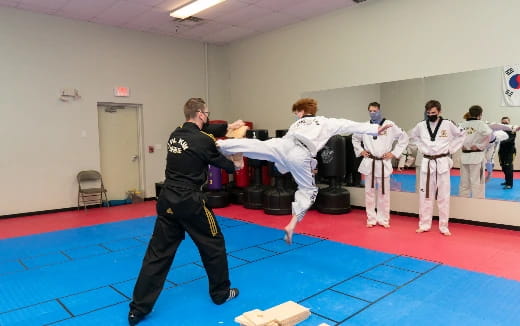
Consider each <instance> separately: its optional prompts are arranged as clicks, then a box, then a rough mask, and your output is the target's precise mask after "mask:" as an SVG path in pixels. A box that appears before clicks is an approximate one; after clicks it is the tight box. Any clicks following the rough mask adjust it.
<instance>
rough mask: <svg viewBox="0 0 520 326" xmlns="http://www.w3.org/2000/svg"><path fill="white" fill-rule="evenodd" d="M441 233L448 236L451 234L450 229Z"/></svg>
mask: <svg viewBox="0 0 520 326" xmlns="http://www.w3.org/2000/svg"><path fill="white" fill-rule="evenodd" d="M441 233H442V234H443V235H445V236H447V237H449V236H450V235H451V232H450V231H449V230H448V231H441Z"/></svg>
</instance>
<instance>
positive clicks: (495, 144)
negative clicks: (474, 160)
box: [485, 125, 509, 182]
mask: <svg viewBox="0 0 520 326" xmlns="http://www.w3.org/2000/svg"><path fill="white" fill-rule="evenodd" d="M490 127H491V129H492V130H493V133H492V134H491V139H490V140H489V144H488V146H487V147H486V150H485V156H486V182H488V181H489V180H490V179H491V175H492V174H493V169H494V168H495V163H494V161H495V156H496V154H497V153H498V149H499V148H500V143H501V142H502V141H504V140H506V139H508V138H509V136H508V135H507V133H506V132H505V131H504V130H503V129H498V130H495V129H493V126H492V125H490Z"/></svg>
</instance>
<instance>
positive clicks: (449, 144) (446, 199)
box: [410, 100, 465, 236]
mask: <svg viewBox="0 0 520 326" xmlns="http://www.w3.org/2000/svg"><path fill="white" fill-rule="evenodd" d="M424 107H425V112H426V115H427V119H426V120H425V121H421V122H419V123H418V124H417V125H416V126H415V127H414V128H413V129H412V130H411V131H410V141H411V142H412V143H414V144H416V145H417V148H418V150H419V151H420V152H421V153H422V154H423V159H422V161H421V178H420V181H419V183H420V185H419V228H418V229H417V230H416V232H417V233H422V232H426V231H429V230H430V229H431V226H432V218H433V216H432V215H433V201H434V200H437V207H438V209H439V231H440V232H441V233H442V234H444V235H447V236H449V235H451V232H450V230H449V228H448V220H449V214H450V170H451V167H452V166H453V161H452V160H451V157H450V155H452V154H453V153H455V152H456V151H457V150H459V149H460V148H461V147H462V143H463V142H464V137H465V132H464V130H462V129H460V128H459V127H457V126H456V125H455V123H453V122H452V121H450V120H446V119H443V118H442V117H441V116H440V113H441V103H440V102H439V101H437V100H430V101H428V102H426V105H425V106H424Z"/></svg>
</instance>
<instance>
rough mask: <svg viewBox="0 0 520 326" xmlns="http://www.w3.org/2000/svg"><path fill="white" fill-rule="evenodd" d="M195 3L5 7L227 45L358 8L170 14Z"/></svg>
mask: <svg viewBox="0 0 520 326" xmlns="http://www.w3.org/2000/svg"><path fill="white" fill-rule="evenodd" d="M191 1H192V0H0V6H7V7H15V8H20V9H22V10H24V9H25V10H30V11H34V12H39V13H45V14H51V15H56V16H60V17H65V18H71V19H79V20H86V21H91V22H95V23H100V24H105V25H113V26H119V27H125V28H129V29H134V30H139V31H147V32H151V33H158V34H162V35H164V34H166V35H175V36H180V37H182V38H192V39H197V40H201V39H202V40H204V41H206V42H211V43H215V44H219V43H222V44H225V43H229V42H232V41H234V40H238V39H241V38H244V37H247V36H252V35H256V34H259V33H260V32H265V31H271V30H273V29H276V28H279V27H282V26H286V25H290V24H293V23H295V22H297V21H299V20H303V19H308V18H311V17H315V16H319V15H322V14H324V13H327V12H330V11H333V10H336V9H339V8H343V7H348V6H352V5H354V2H353V1H352V0H226V1H224V2H222V3H220V4H218V5H216V6H214V7H212V8H209V9H206V10H204V11H203V12H201V13H199V14H197V15H196V16H197V17H199V18H201V19H203V23H192V22H190V21H184V22H173V19H172V18H171V17H170V16H169V12H170V11H171V10H173V9H176V8H179V7H181V6H183V5H185V4H187V3H189V2H191Z"/></svg>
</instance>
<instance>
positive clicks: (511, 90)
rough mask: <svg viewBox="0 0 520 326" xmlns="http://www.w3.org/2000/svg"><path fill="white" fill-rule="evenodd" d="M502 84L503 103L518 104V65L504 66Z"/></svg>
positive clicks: (506, 104)
mask: <svg viewBox="0 0 520 326" xmlns="http://www.w3.org/2000/svg"><path fill="white" fill-rule="evenodd" d="M502 85H503V87H502V88H503V92H502V103H503V105H505V106H520V65H508V66H504V73H503V74H502Z"/></svg>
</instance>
